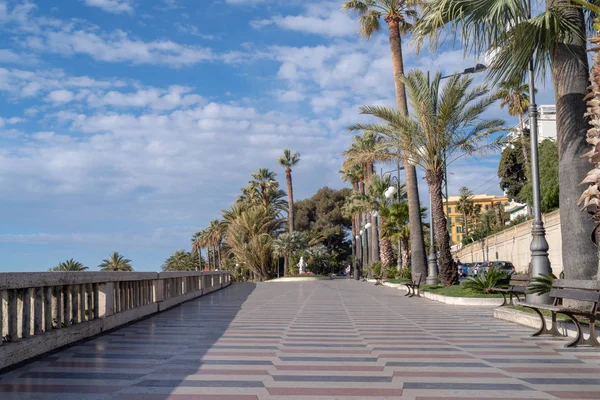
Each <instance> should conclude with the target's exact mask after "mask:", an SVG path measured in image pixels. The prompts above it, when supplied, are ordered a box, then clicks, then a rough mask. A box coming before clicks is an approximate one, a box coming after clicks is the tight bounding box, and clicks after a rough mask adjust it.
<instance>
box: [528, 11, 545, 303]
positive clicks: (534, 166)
mask: <svg viewBox="0 0 600 400" xmlns="http://www.w3.org/2000/svg"><path fill="white" fill-rule="evenodd" d="M525 6H526V8H527V18H528V19H531V1H530V0H525ZM528 114H529V133H530V140H531V181H532V182H531V186H532V188H533V224H532V226H531V236H532V238H531V244H530V246H529V250H530V251H531V277H532V278H534V277H538V276H540V275H541V274H550V273H552V268H551V267H550V259H549V258H548V249H549V248H550V246H549V245H548V241H547V240H546V229H545V228H544V222H543V221H542V208H541V199H540V166H539V158H538V128H537V105H536V104H535V74H534V66H533V58H532V59H531V60H529V113H528ZM527 301H528V302H530V303H538V304H545V303H550V296H549V295H548V294H544V295H533V294H528V295H527Z"/></svg>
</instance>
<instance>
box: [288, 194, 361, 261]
mask: <svg viewBox="0 0 600 400" xmlns="http://www.w3.org/2000/svg"><path fill="white" fill-rule="evenodd" d="M351 192H352V191H351V190H350V189H341V190H335V189H330V188H328V187H323V188H321V189H319V190H318V191H317V193H315V194H314V195H313V196H312V197H311V198H309V199H305V200H301V201H298V202H296V203H295V204H294V225H295V229H296V231H301V232H304V234H305V235H306V236H307V237H308V238H311V239H314V240H312V243H310V244H311V245H316V244H323V245H324V246H325V247H326V249H327V250H328V251H329V252H330V255H331V256H332V261H333V262H334V264H335V268H337V267H339V266H340V265H342V264H344V263H346V264H347V263H349V262H350V256H351V247H350V241H349V240H348V238H347V233H348V231H349V230H350V228H351V226H352V219H351V217H350V216H348V215H347V214H346V213H345V212H344V210H343V209H344V204H345V202H346V199H347V198H348V197H350V194H351ZM313 272H315V273H316V271H313Z"/></svg>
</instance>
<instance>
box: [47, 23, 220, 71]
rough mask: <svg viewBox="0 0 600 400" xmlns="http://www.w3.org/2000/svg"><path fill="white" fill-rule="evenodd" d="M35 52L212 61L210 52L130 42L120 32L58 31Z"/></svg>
mask: <svg viewBox="0 0 600 400" xmlns="http://www.w3.org/2000/svg"><path fill="white" fill-rule="evenodd" d="M35 50H37V51H50V52H53V53H59V54H62V55H65V56H71V55H75V54H85V55H88V56H90V57H92V58H94V59H95V60H99V61H105V62H131V63H134V64H164V65H170V66H175V67H179V66H186V65H193V64H197V63H200V62H203V61H208V60H212V59H214V58H215V56H214V55H213V54H212V51H211V50H210V49H206V48H200V47H197V46H188V45H181V44H178V43H175V42H173V41H171V40H155V41H149V42H145V41H142V40H138V39H131V38H129V35H127V34H126V33H125V32H123V31H115V32H113V33H111V34H110V35H99V34H97V33H95V32H90V31H85V30H76V31H69V30H61V31H49V32H46V33H45V37H44V43H43V44H42V45H41V47H39V48H35Z"/></svg>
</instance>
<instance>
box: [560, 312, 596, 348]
mask: <svg viewBox="0 0 600 400" xmlns="http://www.w3.org/2000/svg"><path fill="white" fill-rule="evenodd" d="M564 314H565V315H566V316H567V317H569V318H570V319H571V321H572V322H573V323H574V324H575V326H576V327H577V337H576V338H575V339H573V341H571V342H569V343H567V344H566V345H565V348H572V347H579V346H591V347H600V342H598V337H597V336H596V319H595V318H592V319H590V320H589V323H590V325H589V337H588V338H587V339H585V338H584V337H583V327H582V326H581V323H580V322H579V321H578V320H577V318H575V316H573V315H572V314H567V313H564Z"/></svg>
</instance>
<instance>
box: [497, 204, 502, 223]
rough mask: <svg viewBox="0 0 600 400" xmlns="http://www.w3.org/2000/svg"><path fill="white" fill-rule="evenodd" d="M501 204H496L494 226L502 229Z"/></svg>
mask: <svg viewBox="0 0 600 400" xmlns="http://www.w3.org/2000/svg"><path fill="white" fill-rule="evenodd" d="M500 207H501V203H498V204H496V226H497V227H498V228H500V229H502V211H501V210H500Z"/></svg>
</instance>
